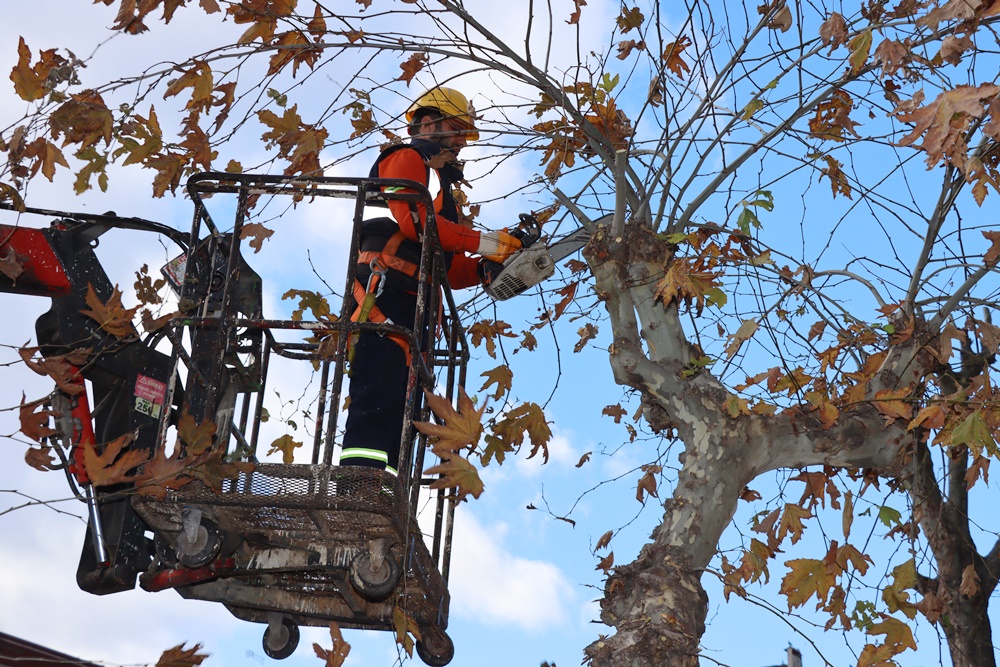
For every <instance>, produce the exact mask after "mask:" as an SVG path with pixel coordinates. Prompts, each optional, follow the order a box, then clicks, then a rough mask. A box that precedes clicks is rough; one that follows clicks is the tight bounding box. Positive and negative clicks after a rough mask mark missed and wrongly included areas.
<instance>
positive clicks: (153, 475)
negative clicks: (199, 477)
mask: <svg viewBox="0 0 1000 667" xmlns="http://www.w3.org/2000/svg"><path fill="white" fill-rule="evenodd" d="M189 463H190V460H188V459H183V458H181V448H180V447H178V448H177V449H176V450H175V451H174V453H173V454H172V455H171V456H167V454H166V450H165V448H164V447H159V448H157V450H156V452H155V453H154V454H153V458H152V459H150V460H149V461H148V462H147V463H146V464H145V465H144V466H143V467H142V477H141V483H140V484H139V485H138V486H137V488H136V491H137V492H138V493H139V495H140V496H149V497H151V498H156V499H157V500H163V499H164V498H165V497H166V495H167V491H168V490H170V491H174V490H177V489H179V488H181V487H183V486H186V485H187V484H190V483H191V482H193V481H194V478H193V477H190V476H188V475H185V471H186V470H187V466H188V464H189Z"/></svg>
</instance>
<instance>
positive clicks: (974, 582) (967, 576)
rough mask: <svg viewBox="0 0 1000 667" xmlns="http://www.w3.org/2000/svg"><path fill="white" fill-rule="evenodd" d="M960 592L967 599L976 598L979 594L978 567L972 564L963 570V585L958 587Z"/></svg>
mask: <svg viewBox="0 0 1000 667" xmlns="http://www.w3.org/2000/svg"><path fill="white" fill-rule="evenodd" d="M958 592H959V593H961V594H962V595H964V596H965V597H967V598H971V597H975V596H976V595H977V594H978V593H979V575H978V574H976V566H975V565H973V564H972V563H969V564H968V565H966V566H965V569H964V570H962V583H961V584H959V586H958Z"/></svg>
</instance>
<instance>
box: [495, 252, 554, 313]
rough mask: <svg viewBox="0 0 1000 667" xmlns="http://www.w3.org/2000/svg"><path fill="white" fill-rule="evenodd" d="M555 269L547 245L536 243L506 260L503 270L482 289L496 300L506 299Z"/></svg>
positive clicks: (545, 277) (538, 281)
mask: <svg viewBox="0 0 1000 667" xmlns="http://www.w3.org/2000/svg"><path fill="white" fill-rule="evenodd" d="M555 271H556V263H555V261H554V260H553V259H552V255H550V254H549V249H548V247H547V246H546V245H545V244H544V243H536V244H535V245H533V246H531V247H530V248H525V249H524V250H521V251H520V252H518V253H517V254H515V255H514V256H513V257H511V258H510V259H509V260H507V263H506V264H504V267H503V271H501V272H500V273H499V274H498V275H497V276H496V277H495V278H494V279H493V280H492V281H490V283H489V284H487V285H484V286H483V289H484V290H486V293H487V294H489V295H490V296H491V297H492V298H494V299H496V300H497V301H506V300H507V299H509V298H511V297H515V296H517V295H518V294H521V293H522V292H524V291H525V290H526V289H528V288H529V287H534V286H535V285H537V284H538V283H540V282H542V281H543V280H545V279H547V278H549V277H550V276H552V274H553V273H555Z"/></svg>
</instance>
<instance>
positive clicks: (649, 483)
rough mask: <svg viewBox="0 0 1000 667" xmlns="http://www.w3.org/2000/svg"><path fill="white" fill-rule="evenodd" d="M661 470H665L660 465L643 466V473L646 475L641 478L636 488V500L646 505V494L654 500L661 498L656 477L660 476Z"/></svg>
mask: <svg viewBox="0 0 1000 667" xmlns="http://www.w3.org/2000/svg"><path fill="white" fill-rule="evenodd" d="M661 470H663V468H661V467H660V466H658V465H648V464H647V465H644V466H642V471H643V472H644V473H645V474H644V475H643V476H642V477H640V478H639V483H638V484H637V485H636V488H635V499H636V500H638V501H639V502H640V503H643V504H645V502H646V494H649V495H651V496H653V497H654V498H658V497H659V496H658V495H657V493H656V475H657V474H659V473H660V471H661Z"/></svg>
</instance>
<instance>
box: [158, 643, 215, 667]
mask: <svg viewBox="0 0 1000 667" xmlns="http://www.w3.org/2000/svg"><path fill="white" fill-rule="evenodd" d="M200 650H201V644H195V645H194V646H192V647H191V648H189V649H185V648H184V644H178V645H177V646H175V647H173V648H168V649H167V650H166V651H164V652H163V653H162V654H161V655H160V659H159V660H158V661H157V662H156V667H197V665H200V664H201V663H202V662H204V661H205V658H207V657H208V655H209V654H208V653H199V651H200Z"/></svg>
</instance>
